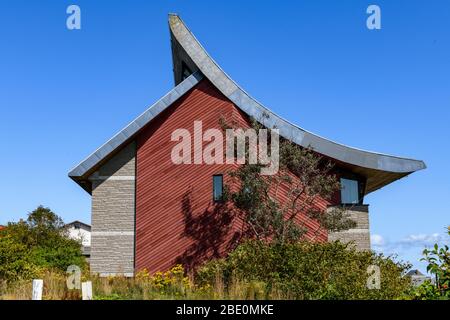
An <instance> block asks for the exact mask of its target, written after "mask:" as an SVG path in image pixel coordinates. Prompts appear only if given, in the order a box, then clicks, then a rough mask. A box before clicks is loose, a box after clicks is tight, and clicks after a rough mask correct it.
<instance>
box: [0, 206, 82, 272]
mask: <svg viewBox="0 0 450 320" xmlns="http://www.w3.org/2000/svg"><path fill="white" fill-rule="evenodd" d="M64 226H65V225H64V222H63V220H62V219H61V218H60V217H59V216H58V215H56V214H55V213H54V212H53V211H51V210H50V209H49V208H45V207H43V206H39V207H38V208H36V209H35V210H34V211H32V212H31V213H29V214H28V217H27V219H26V221H24V220H20V221H19V222H10V223H8V226H7V228H6V229H4V230H2V231H1V235H0V242H1V243H0V247H1V251H2V252H4V253H5V257H6V253H8V254H9V257H10V258H8V261H16V262H15V263H14V264H10V267H11V268H15V270H12V269H11V270H9V269H8V268H9V267H8V268H7V267H5V268H3V271H2V274H0V277H6V276H7V275H10V276H9V277H10V278H14V279H16V278H27V277H28V275H30V274H31V272H29V270H36V269H57V270H60V271H65V270H66V269H67V267H68V266H70V265H78V266H80V267H81V268H83V267H85V266H86V262H85V259H84V257H83V255H82V252H81V243H80V242H79V241H76V240H73V239H70V238H68V237H67V231H66V229H65V227H64ZM19 249H20V250H19ZM24 252H25V253H26V254H24ZM24 255H25V256H24ZM5 259H6V258H5ZM0 260H1V259H0ZM19 265H20V268H19V267H18V266H19ZM21 270H23V272H22V271H21ZM12 275H14V277H13V276H12Z"/></svg>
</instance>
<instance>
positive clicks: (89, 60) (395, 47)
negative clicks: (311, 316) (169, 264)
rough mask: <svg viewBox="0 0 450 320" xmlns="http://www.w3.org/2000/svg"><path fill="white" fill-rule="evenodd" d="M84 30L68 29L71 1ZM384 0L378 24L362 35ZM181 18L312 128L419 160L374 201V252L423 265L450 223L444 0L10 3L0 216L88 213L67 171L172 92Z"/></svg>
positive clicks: (216, 53)
mask: <svg viewBox="0 0 450 320" xmlns="http://www.w3.org/2000/svg"><path fill="white" fill-rule="evenodd" d="M70 4H77V5H79V6H80V7H81V10H82V17H81V18H82V29H81V30H75V31H69V30H68V29H67V28H66V18H67V14H66V8H67V7H68V6H69V5H70ZM369 4H377V5H379V6H380V7H381V13H382V29H381V30H378V31H370V30H368V29H367V28H366V18H367V14H366V8H367V7H368V5H369ZM169 12H176V13H179V14H180V15H181V17H182V18H183V19H184V21H185V22H186V23H187V25H188V26H189V27H190V28H191V30H192V31H193V32H194V34H195V35H196V36H197V37H198V39H199V40H200V41H201V42H202V43H203V45H204V46H205V47H206V48H207V50H208V51H209V52H210V54H211V55H212V56H213V57H214V59H215V60H216V61H218V63H219V64H220V65H221V66H222V67H223V68H224V70H225V71H226V72H227V73H229V74H230V75H231V76H232V78H234V79H235V80H236V81H237V82H238V83H239V84H240V85H241V86H242V87H243V88H244V89H246V90H247V91H248V92H249V93H250V94H252V95H253V96H254V97H256V98H257V99H258V100H260V101H261V102H262V103H264V104H265V105H266V106H268V107H269V108H271V109H272V110H273V111H275V112H276V113H278V114H279V115H281V116H283V117H285V118H287V119H289V120H291V121H292V122H294V123H296V124H298V125H300V126H302V127H304V128H305V129H307V130H310V131H312V132H315V133H317V134H320V135H322V136H325V137H327V138H330V139H332V140H335V141H338V142H342V143H344V144H347V145H351V146H355V147H359V148H363V149H368V150H374V151H379V152H384V153H389V154H395V155H400V156H407V157H411V158H416V159H422V160H425V161H426V163H427V165H428V169H427V170H425V171H422V172H419V173H416V174H413V175H412V176H410V177H408V178H406V179H403V180H401V181H398V182H395V183H393V184H392V185H389V186H387V187H385V188H384V189H383V190H380V191H378V192H375V193H373V194H371V195H369V196H368V197H367V198H366V202H367V203H369V204H370V214H371V233H372V234H374V235H375V236H374V243H378V245H377V246H376V248H377V249H378V250H382V251H384V252H386V253H391V252H398V253H399V255H400V258H402V259H406V260H410V261H412V262H413V263H415V265H416V266H420V267H423V265H419V264H418V263H417V261H416V260H417V259H418V257H419V255H420V252H421V250H422V248H423V245H424V244H427V243H431V242H433V240H435V239H440V238H442V237H443V234H444V228H445V226H447V225H449V224H450V219H449V216H450V209H449V208H448V204H447V203H446V201H447V199H449V198H450V171H449V165H448V164H449V159H450V151H449V145H450V142H449V138H450V134H449V132H448V129H449V123H450V76H449V75H450V25H449V21H450V2H449V1H445V0H442V1H379V0H375V1H357V0H351V1H350V0H347V1H345V0H342V1H317V0H308V1H285V2H283V1H242V0H241V1H231V0H227V1H208V2H206V1H188V0H182V1H168V0H164V1H158V2H157V1H143V0H142V1H92V0H90V1H85V0H72V1H64V0H59V1H54V0H39V1H37V0H34V1H30V0H27V1H21V0H10V1H6V0H4V1H1V3H0V39H1V42H0V123H1V126H0V139H1V140H0V146H1V155H2V156H1V157H0V176H1V183H0V199H1V206H0V223H6V222H7V221H13V220H18V219H19V218H21V217H25V216H26V214H27V213H28V212H29V211H31V210H33V209H34V208H35V207H36V206H38V205H40V204H43V205H45V206H49V207H50V208H52V209H53V210H54V211H55V212H57V213H58V214H59V215H61V216H62V217H63V218H64V219H65V221H71V220H74V219H79V220H83V221H86V222H89V221H90V197H89V195H88V194H87V193H85V192H84V191H83V190H82V189H81V188H80V187H79V186H77V185H76V184H75V183H74V182H72V181H71V180H70V179H69V178H68V177H67V173H68V171H69V170H70V169H71V168H72V167H73V166H74V165H76V164H77V163H78V162H79V161H80V160H82V159H83V158H85V157H86V156H87V155H88V154H89V153H91V152H92V151H94V150H95V149H96V148H97V147H99V146H100V145H101V144H103V143H104V142H105V141H106V140H107V139H109V138H110V137H111V136H112V135H113V134H115V133H116V132H117V131H119V130H120V129H121V128H123V127H124V126H125V125H126V124H127V123H128V122H130V121H131V120H132V119H134V118H135V117H136V116H137V115H139V114H140V113H141V112H143V111H144V110H145V109H146V107H148V106H149V105H151V104H152V103H153V102H155V101H156V100H157V99H158V98H160V97H161V96H162V95H164V94H165V93H166V92H167V91H168V90H170V89H171V88H172V87H173V78H172V64H171V54H170V42H169V32H168V26H167V14H168V13H169Z"/></svg>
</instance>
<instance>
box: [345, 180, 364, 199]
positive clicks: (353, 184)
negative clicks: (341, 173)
mask: <svg viewBox="0 0 450 320" xmlns="http://www.w3.org/2000/svg"><path fill="white" fill-rule="evenodd" d="M341 202H342V203H343V204H359V203H360V202H361V199H360V192H359V181H357V180H352V179H345V178H341Z"/></svg>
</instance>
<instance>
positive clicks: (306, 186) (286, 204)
mask: <svg viewBox="0 0 450 320" xmlns="http://www.w3.org/2000/svg"><path fill="white" fill-rule="evenodd" d="M250 123H251V128H252V129H254V130H256V132H257V134H258V135H259V132H260V130H262V129H265V128H264V127H263V126H262V125H261V124H260V122H257V121H256V120H255V119H251V120H250ZM221 124H222V127H223V129H229V128H231V126H230V125H228V124H227V123H226V121H225V120H223V119H222V120H221ZM267 143H268V144H270V137H269V138H268V141H267ZM246 144H247V147H246V148H245V159H246V160H248V159H249V157H250V156H251V155H250V152H254V150H255V148H253V149H252V148H250V147H249V144H248V141H247V142H246ZM258 148H259V145H258ZM235 155H236V156H237V151H235ZM264 166H265V165H264V164H263V163H261V162H260V161H258V162H257V163H256V164H251V163H249V161H245V163H244V164H243V165H240V166H239V167H238V168H237V169H236V170H233V171H231V172H229V175H230V176H231V178H232V184H230V185H227V186H226V188H225V192H224V193H225V196H224V199H225V200H226V201H229V202H231V203H232V204H233V205H234V206H235V207H236V208H237V209H238V211H239V212H240V214H241V216H242V219H243V221H244V222H245V224H246V226H247V232H248V233H250V234H251V235H252V236H254V237H256V238H257V239H259V240H265V241H275V242H280V243H285V242H295V241H298V240H300V239H303V238H304V237H305V235H306V234H307V232H308V228H307V227H306V223H305V222H304V221H302V219H298V217H299V215H305V216H307V217H309V218H311V219H314V220H316V221H317V222H319V228H317V229H316V230H312V231H313V233H314V236H315V235H317V234H318V233H319V232H321V231H323V230H324V229H325V230H327V231H342V230H346V229H349V228H352V227H354V226H355V225H356V224H355V222H354V221H352V220H351V219H350V218H349V217H348V216H347V215H346V213H345V212H344V210H342V209H339V208H334V209H328V210H327V208H323V207H320V206H317V205H315V202H316V201H317V200H318V199H319V198H320V199H325V200H330V199H331V198H332V196H333V195H334V194H335V192H336V191H337V190H339V187H340V186H339V182H338V180H337V178H336V175H335V174H333V165H332V163H331V162H330V161H328V160H326V159H325V158H323V157H321V156H319V155H318V154H317V153H315V152H314V151H313V150H312V149H311V148H302V147H300V146H298V145H296V144H295V143H293V142H291V141H289V140H287V139H280V148H279V172H278V173H277V174H275V175H262V174H261V168H263V167H264ZM235 185H237V186H238V187H237V188H235V187H234V186H235ZM282 193H283V194H284V197H283V200H280V194H282Z"/></svg>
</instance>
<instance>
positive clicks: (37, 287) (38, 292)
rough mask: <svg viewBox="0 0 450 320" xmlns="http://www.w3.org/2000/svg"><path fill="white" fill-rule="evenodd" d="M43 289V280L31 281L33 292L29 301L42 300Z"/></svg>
mask: <svg viewBox="0 0 450 320" xmlns="http://www.w3.org/2000/svg"><path fill="white" fill-rule="evenodd" d="M43 288H44V280H41V279H35V280H33V292H32V295H31V300H42V290H43Z"/></svg>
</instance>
